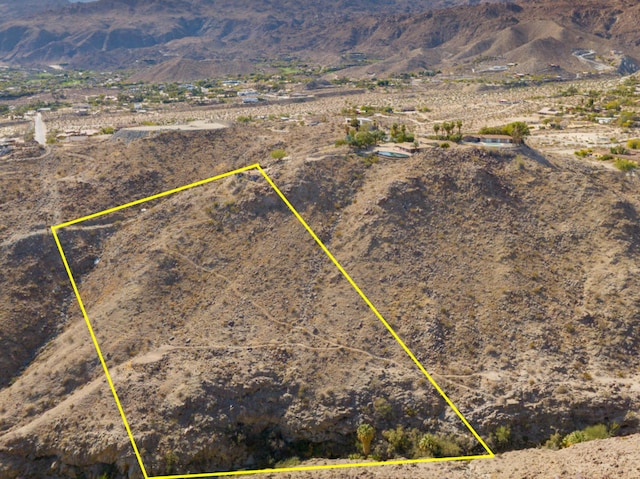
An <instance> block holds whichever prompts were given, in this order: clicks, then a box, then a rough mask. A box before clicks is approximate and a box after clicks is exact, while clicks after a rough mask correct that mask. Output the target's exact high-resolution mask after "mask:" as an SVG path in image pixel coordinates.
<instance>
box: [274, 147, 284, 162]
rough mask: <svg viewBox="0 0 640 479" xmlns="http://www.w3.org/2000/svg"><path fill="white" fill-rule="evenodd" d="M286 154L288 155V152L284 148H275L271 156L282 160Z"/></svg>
mask: <svg viewBox="0 0 640 479" xmlns="http://www.w3.org/2000/svg"><path fill="white" fill-rule="evenodd" d="M285 156H287V152H286V151H284V150H283V149H282V148H278V149H277V150H273V151H272V152H271V158H273V159H274V160H281V159H282V158H284V157H285Z"/></svg>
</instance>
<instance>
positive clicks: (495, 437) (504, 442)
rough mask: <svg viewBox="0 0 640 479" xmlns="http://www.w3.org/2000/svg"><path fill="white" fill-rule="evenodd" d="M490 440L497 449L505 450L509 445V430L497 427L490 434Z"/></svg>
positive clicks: (508, 428)
mask: <svg viewBox="0 0 640 479" xmlns="http://www.w3.org/2000/svg"><path fill="white" fill-rule="evenodd" d="M491 440H492V441H493V443H494V444H495V445H496V447H497V448H498V449H501V450H504V449H506V448H507V447H508V446H509V444H510V443H511V428H510V427H509V426H498V427H497V428H496V430H495V431H494V432H493V433H492V434H491Z"/></svg>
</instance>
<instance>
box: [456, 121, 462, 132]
mask: <svg viewBox="0 0 640 479" xmlns="http://www.w3.org/2000/svg"><path fill="white" fill-rule="evenodd" d="M456 127H457V128H458V135H462V120H456Z"/></svg>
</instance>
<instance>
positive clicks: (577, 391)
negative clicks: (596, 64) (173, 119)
mask: <svg viewBox="0 0 640 479" xmlns="http://www.w3.org/2000/svg"><path fill="white" fill-rule="evenodd" d="M340 131H341V126H339V125H337V124H335V123H331V122H328V123H327V122H320V123H319V124H316V125H314V126H290V127H288V128H287V129H286V130H281V129H276V128H273V127H272V126H270V125H269V123H268V122H264V123H249V124H245V125H236V126H233V127H231V128H229V129H226V130H219V131H212V132H194V133H176V132H169V133H164V134H162V135H159V136H156V137H154V138H149V139H146V140H137V141H132V142H118V141H115V140H111V141H105V142H97V143H94V144H91V145H89V146H86V147H80V148H74V149H73V151H70V150H68V149H65V148H64V147H62V146H54V147H52V148H51V149H48V150H47V151H42V152H41V153H40V155H39V156H38V155H33V156H32V157H31V158H22V159H20V158H15V159H13V160H12V161H3V162H2V164H1V165H0V168H1V170H0V175H2V181H3V185H4V187H3V189H2V198H1V203H0V225H1V226H0V231H1V233H2V236H3V240H2V245H1V248H2V255H1V256H0V261H2V274H1V275H0V281H2V287H1V288H0V291H1V294H2V301H1V304H2V305H3V308H2V311H1V315H0V319H1V321H2V331H3V333H2V337H1V338H0V339H1V341H2V344H3V347H2V348H1V349H0V364H2V369H3V370H4V371H6V375H3V377H2V389H1V390H0V466H1V467H2V469H0V475H1V476H2V477H8V478H17V477H29V478H30V477H43V475H45V474H51V475H53V476H54V477H74V475H79V474H85V475H87V477H98V476H99V475H100V474H102V473H103V472H105V471H109V474H112V475H113V477H139V467H138V465H137V462H136V459H135V457H134V456H133V453H132V451H131V445H130V443H129V440H128V437H127V434H126V431H125V430H124V427H123V425H122V422H121V421H120V418H119V414H118V411H117V409H116V406H115V404H114V401H113V397H112V396H111V393H110V391H109V386H108V384H107V382H106V380H105V378H104V374H103V371H102V367H101V365H100V363H99V361H98V359H97V358H96V352H95V350H94V348H93V345H92V343H91V339H90V337H89V333H88V331H87V327H86V325H85V323H84V320H83V318H82V315H81V313H80V310H79V308H78V305H77V303H76V302H75V298H74V296H73V292H72V290H71V288H70V285H69V282H68V279H67V278H66V275H65V272H64V269H63V266H62V262H61V260H60V258H59V255H58V253H57V251H56V246H55V243H54V241H53V237H52V235H51V233H50V230H48V226H50V225H52V224H58V223H60V222H63V221H66V220H70V219H74V218H77V217H80V216H83V215H86V214H89V213H93V212H97V211H101V210H103V209H105V208H108V207H112V206H116V205H119V204H123V203H126V202H128V201H133V200H135V199H138V198H141V197H145V196H148V195H151V194H154V193H158V192H160V191H164V190H167V189H171V188H175V187H178V186H181V185H184V184H187V183H190V182H193V181H197V180H200V179H203V178H207V177H211V176H213V175H216V174H220V173H224V172H227V171H230V170H233V169H236V168H240V167H244V166H246V165H250V164H253V163H257V162H258V163H260V164H261V165H262V166H263V168H264V169H265V171H266V172H267V173H268V175H269V176H270V177H271V178H273V180H274V181H275V183H276V184H277V185H278V186H279V187H280V188H281V190H282V191H283V193H284V194H285V195H286V197H287V198H288V199H289V200H290V202H291V203H292V205H293V206H294V207H295V208H296V209H297V211H299V213H300V214H301V215H302V217H303V218H304V219H305V220H306V221H307V222H308V224H309V225H310V226H311V228H313V230H314V231H315V232H316V233H317V234H318V236H319V238H320V239H321V240H322V241H323V242H324V243H325V244H326V245H327V247H328V248H329V249H330V250H331V252H332V253H333V254H334V255H335V257H336V258H337V260H338V261H339V262H340V263H341V264H342V265H343V266H344V268H345V270H346V271H347V272H348V273H349V274H350V275H351V277H352V278H353V279H354V281H355V282H356V283H357V284H358V285H359V286H360V287H361V288H362V290H363V291H364V293H365V294H366V295H367V297H368V298H369V299H370V300H371V302H372V303H373V304H374V305H375V306H376V308H377V309H378V310H379V311H380V313H381V314H382V315H383V316H384V317H385V318H386V320H387V321H388V322H389V324H390V325H391V327H392V328H393V329H394V330H395V331H396V332H397V333H398V335H399V336H400V337H401V338H402V340H403V341H404V342H405V343H406V345H407V346H408V347H409V348H410V349H411V350H412V351H413V352H415V354H416V356H417V358H418V359H419V361H420V362H421V363H422V364H423V365H424V366H425V367H426V369H427V370H428V371H429V372H430V373H431V374H432V375H433V378H434V379H435V380H436V381H437V382H438V383H439V384H440V386H441V387H442V388H443V389H444V391H445V392H446V393H447V394H448V395H449V397H450V398H451V400H452V401H453V402H454V403H455V404H456V406H457V407H458V408H459V409H460V411H461V412H462V414H464V416H465V417H466V418H467V419H468V420H469V422H470V424H471V425H472V426H473V427H474V428H475V429H476V430H477V431H478V433H479V434H480V436H481V437H483V438H485V439H486V440H487V441H488V442H489V444H490V446H491V447H492V448H495V449H496V450H498V451H500V450H502V449H520V448H526V447H535V446H537V445H540V444H543V443H544V442H545V441H547V440H548V439H549V438H550V437H552V436H553V435H554V434H555V433H558V434H562V435H566V434H568V433H570V432H571V431H574V430H579V429H583V428H585V427H587V426H593V425H596V424H605V425H607V427H615V430H616V433H617V434H621V435H627V434H631V433H635V432H637V430H638V429H637V428H638V423H637V417H636V413H637V410H638V405H639V399H640V394H639V393H640V391H639V390H638V366H639V363H638V357H637V355H636V354H635V353H636V351H637V348H638V338H639V337H640V334H639V332H638V308H637V306H638V304H639V301H640V294H639V293H638V291H637V288H636V282H637V281H636V278H637V275H638V267H639V263H638V246H639V243H638V238H639V237H640V231H639V230H638V221H637V215H638V209H639V208H640V202H639V200H638V197H637V194H636V192H637V188H638V178H637V176H635V175H634V174H626V173H623V172H619V171H614V170H612V169H608V168H604V167H603V166H601V165H599V164H595V163H589V162H584V161H580V160H576V159H573V158H564V159H563V158H554V159H552V160H548V159H545V158H544V157H543V156H541V155H540V154H539V153H538V152H536V151H534V150H532V149H530V148H528V147H523V148H522V149H520V150H518V151H515V152H503V153H499V152H491V151H487V150H476V149H472V148H462V147H461V148H454V149H452V151H447V150H445V149H427V150H426V151H423V152H421V153H419V154H417V155H414V156H413V157H411V158H409V159H403V160H394V159H381V160H379V161H374V162H372V161H371V160H370V159H363V158H362V157H359V156H358V155H355V154H353V153H351V152H349V151H348V150H347V149H346V147H340V148H335V147H333V146H329V147H327V148H325V147H323V146H322V144H323V142H325V143H327V144H328V143H329V142H327V138H335V137H337V136H338V135H339V134H340ZM279 148H281V149H285V150H286V151H287V152H288V156H287V157H285V158H284V159H279V160H275V159H273V158H272V157H271V156H270V152H272V151H273V150H275V149H279ZM26 205H28V208H26V207H25V206H26ZM60 239H61V242H62V246H63V248H64V249H65V252H67V254H68V258H69V262H70V267H71V270H72V272H73V274H74V276H75V278H76V281H77V282H78V286H79V290H80V293H81V295H82V297H83V300H84V302H85V306H86V308H87V312H88V315H89V317H90V318H91V320H92V323H93V325H94V328H95V334H96V338H97V340H98V342H99V343H100V345H101V348H102V353H103V354H104V358H105V361H106V364H107V366H108V367H109V370H110V372H111V374H112V378H113V381H114V385H115V387H116V389H117V390H118V392H119V394H120V396H121V397H120V399H121V401H122V405H123V408H124V410H125V411H126V414H127V418H128V420H129V422H130V425H131V428H132V432H133V434H134V436H135V438H136V442H137V445H138V447H139V448H140V450H141V455H142V457H143V458H144V461H145V465H146V467H147V469H148V472H149V474H156V475H158V474H165V473H170V472H172V471H174V472H177V473H180V472H184V471H191V472H210V471H211V470H233V469H238V468H256V467H258V468H262V467H272V466H273V465H274V464H278V463H280V462H281V461H284V460H287V459H288V458H290V457H294V456H295V457H298V458H300V459H302V460H312V458H318V457H320V458H329V459H334V460H348V457H349V455H351V456H354V455H356V456H357V454H358V447H357V446H356V439H357V438H356V429H357V426H358V424H360V423H362V422H367V423H371V424H373V425H374V427H375V429H376V431H377V433H376V436H375V438H374V441H373V444H372V451H373V454H375V455H376V457H378V458H380V459H382V460H384V459H388V458H394V457H395V458H397V457H416V455H418V456H419V455H420V454H421V452H420V451H417V450H413V449H410V448H409V447H408V446H407V445H406V444H409V443H408V442H407V443H403V442H402V441H400V442H397V441H396V442H394V441H393V440H392V439H390V438H391V437H397V436H393V434H392V433H389V431H392V432H393V431H401V432H402V431H404V432H403V433H402V434H404V433H406V434H407V437H409V436H410V435H411V434H414V435H415V434H423V433H433V434H436V435H438V436H439V437H443V438H445V437H446V438H448V440H449V441H450V442H451V443H455V445H450V447H451V448H453V449H450V451H453V453H452V454H449V455H455V453H456V452H457V453H459V454H476V453H480V454H481V453H482V452H483V449H482V447H481V446H480V445H479V444H478V443H477V441H476V440H475V439H474V438H473V437H472V436H471V434H469V431H468V430H467V429H466V428H465V427H464V426H463V425H462V424H461V422H460V420H459V418H458V417H457V416H456V415H455V414H453V413H452V412H451V410H450V408H449V407H448V406H447V405H446V403H445V402H444V400H443V398H442V397H441V396H440V395H439V394H438V393H437V392H436V391H435V390H434V388H433V387H432V386H431V385H430V384H429V382H428V381H427V380H426V379H425V377H424V375H421V374H420V372H419V371H418V370H417V368H416V366H415V364H413V362H412V361H411V360H410V358H409V357H408V356H407V355H406V354H405V352H404V351H403V350H402V349H401V348H400V347H398V344H397V342H396V341H395V340H394V339H393V338H392V337H391V336H390V334H389V332H388V331H387V330H386V329H385V328H384V327H383V325H382V324H381V323H380V322H379V321H378V320H377V319H376V318H375V316H374V315H373V314H372V313H371V311H370V309H369V308H368V307H367V305H366V304H365V303H364V301H363V300H362V298H360V297H359V296H358V294H357V293H356V292H355V291H354V290H353V288H351V286H350V285H349V283H348V282H347V281H346V280H345V279H344V277H343V276H342V275H341V274H340V273H339V272H338V271H337V269H336V267H335V265H333V264H332V263H331V261H330V260H329V259H328V258H327V256H326V255H325V254H324V253H323V252H322V250H320V248H319V247H318V245H317V244H316V243H315V242H314V240H313V239H312V238H311V236H310V235H309V234H308V233H307V232H306V231H305V229H304V228H303V227H302V226H301V225H300V223H299V222H298V221H297V220H296V219H295V218H294V217H293V215H292V214H291V211H290V210H289V209H288V208H287V207H286V205H285V204H284V203H283V202H282V201H281V200H280V198H278V196H277V195H276V194H275V193H274V191H273V190H272V189H271V188H270V187H269V185H268V184H267V183H266V181H265V180H264V178H262V176H261V175H259V174H258V173H257V172H256V171H249V172H245V173H243V174H240V175H235V176H233V177H228V178H225V179H223V180H219V181H216V182H213V183H210V184H208V185H205V186H202V187H198V188H194V189H190V190H187V191H184V192H181V193H179V194H176V195H172V196H169V197H165V198H161V199H158V200H153V201H152V202H149V203H145V204H144V205H138V206H136V207H133V208H129V209H126V210H123V211H120V212H117V213H112V214H109V215H105V216H102V217H100V218H97V219H95V220H91V221H88V222H83V223H80V224H78V225H75V226H71V227H68V228H63V229H62V230H61V231H60ZM13 338H23V339H22V340H21V341H16V340H15V339H13ZM614 425H615V426H614ZM505 428H508V430H509V434H508V437H505V435H504V434H502V435H501V434H500V432H499V431H503V432H504V431H505V430H506V429H505ZM383 433H384V434H383ZM622 439H623V438H619V439H617V440H618V441H620V440H622ZM634 440H635V439H634ZM403 444H405V445H403ZM594 444H598V443H594ZM621 444H622V443H621ZM581 447H582V446H581ZM590 447H595V446H590ZM569 450H571V448H570V449H569ZM567 451H568V450H563V451H561V452H558V453H553V454H569V453H568V452H567ZM422 453H424V451H422ZM511 454H517V453H511ZM549 454H552V452H551V451H549ZM505 457H516V456H508V455H505ZM472 464H475V463H472ZM478 464H479V463H478ZM636 466H637V464H636ZM451 467H454V466H451ZM455 467H458V466H455ZM460 467H461V466H460ZM469 467H471V466H469ZM473 467H476V466H473ZM477 467H479V468H482V467H484V466H477ZM382 470H384V468H383V469H382ZM474 470H475V469H474ZM480 470H484V469H478V471H480ZM401 471H402V470H401ZM400 474H402V472H401V473H400ZM452 474H453V473H452ZM559 474H560V473H559ZM305 477H306V476H305ZM336 477H339V476H336ZM380 477H383V476H380ZM399 477H400V476H399ZM452 477H455V476H452ZM500 477H506V476H500ZM594 477H596V476H594ZM603 477H604V476H603ZM628 477H633V476H628Z"/></svg>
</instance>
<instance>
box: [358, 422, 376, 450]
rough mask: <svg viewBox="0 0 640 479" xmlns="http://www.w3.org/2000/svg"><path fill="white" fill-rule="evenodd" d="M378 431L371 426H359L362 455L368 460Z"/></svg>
mask: <svg viewBox="0 0 640 479" xmlns="http://www.w3.org/2000/svg"><path fill="white" fill-rule="evenodd" d="M375 433H376V430H375V429H374V428H373V426H372V425H371V424H366V423H364V424H360V425H359V426H358V430H357V431H356V434H357V435H358V440H359V441H360V442H361V443H362V453H363V454H364V457H365V458H366V457H367V456H368V455H369V453H370V452H371V441H373V436H374V435H375Z"/></svg>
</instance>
